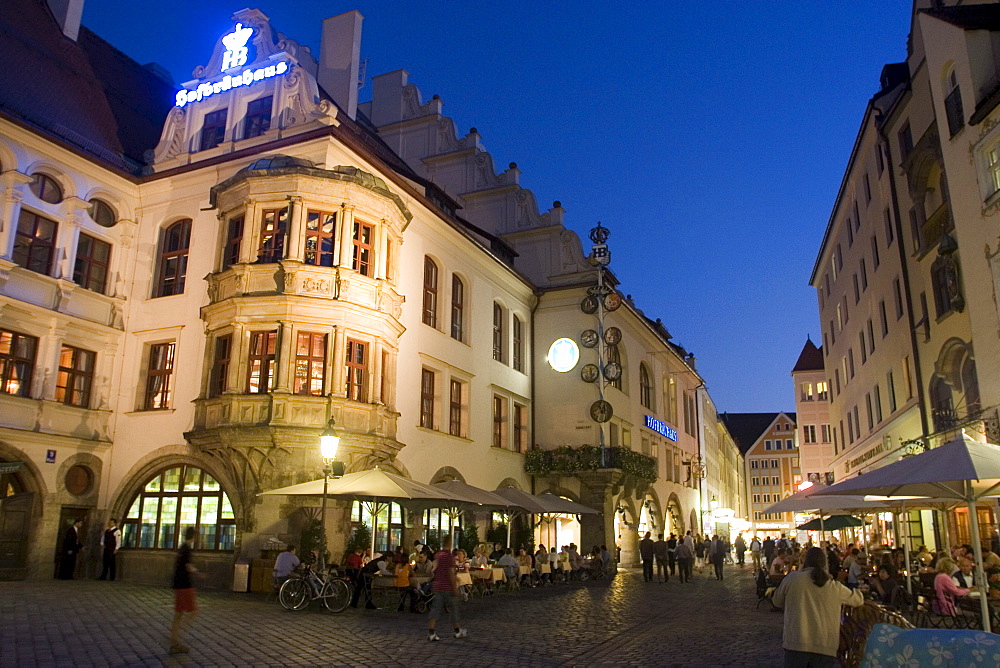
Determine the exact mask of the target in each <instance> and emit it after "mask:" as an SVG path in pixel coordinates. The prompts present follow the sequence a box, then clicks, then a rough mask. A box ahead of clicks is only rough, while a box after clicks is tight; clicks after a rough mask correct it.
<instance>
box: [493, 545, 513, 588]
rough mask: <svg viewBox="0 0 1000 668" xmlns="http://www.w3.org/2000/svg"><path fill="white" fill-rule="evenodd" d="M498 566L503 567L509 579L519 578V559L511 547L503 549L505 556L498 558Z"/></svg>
mask: <svg viewBox="0 0 1000 668" xmlns="http://www.w3.org/2000/svg"><path fill="white" fill-rule="evenodd" d="M497 566H500V567H502V568H503V572H504V574H505V575H506V576H507V579H508V580H514V579H516V578H517V559H515V558H514V555H513V551H512V550H511V549H510V548H509V547H508V548H507V549H505V550H504V551H503V556H502V557H500V558H499V559H497Z"/></svg>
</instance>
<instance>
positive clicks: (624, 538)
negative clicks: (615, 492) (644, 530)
mask: <svg viewBox="0 0 1000 668" xmlns="http://www.w3.org/2000/svg"><path fill="white" fill-rule="evenodd" d="M638 526H639V521H638V518H637V517H636V514H635V511H634V510H633V509H632V507H631V504H629V503H628V502H625V501H624V500H623V501H619V502H618V508H617V512H616V513H615V537H616V540H617V542H618V549H619V550H621V555H620V557H619V563H620V564H621V565H622V566H635V565H637V564H638V563H639V533H638Z"/></svg>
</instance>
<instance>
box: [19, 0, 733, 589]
mask: <svg viewBox="0 0 1000 668" xmlns="http://www.w3.org/2000/svg"><path fill="white" fill-rule="evenodd" d="M79 17H80V2H79V1H78V0H77V1H72V2H68V3H58V2H51V3H47V2H45V1H44V0H16V1H15V2H14V3H13V5H9V6H5V7H4V9H2V10H0V34H3V35H4V37H5V43H8V44H10V45H12V46H11V48H10V49H9V53H8V54H7V57H8V58H9V63H8V65H9V66H8V67H6V68H5V69H4V72H3V73H2V74H0V180H2V184H3V191H2V192H3V201H2V206H0V223H2V225H0V525H2V527H3V531H2V532H0V576H2V577H25V576H34V577H47V576H48V573H49V572H50V571H49V566H50V564H51V559H52V556H53V554H54V553H55V552H56V551H57V545H58V543H59V538H60V534H61V532H62V530H63V529H64V527H65V525H66V523H67V522H68V521H71V520H72V519H74V518H76V517H84V518H86V519H87V532H88V543H90V544H91V545H93V544H96V537H97V535H98V534H99V532H100V528H101V525H102V524H103V523H104V521H105V520H106V519H107V518H108V517H116V518H118V519H119V522H120V523H121V524H122V527H123V550H122V552H121V561H122V572H123V574H124V576H125V577H126V578H129V579H133V580H144V581H151V582H160V581H163V580H164V579H165V578H166V577H167V574H168V573H169V570H170V567H171V564H172V559H173V550H174V549H175V548H176V546H177V544H178V537H179V536H180V535H181V534H182V533H183V531H184V529H185V528H187V527H189V526H194V527H196V528H197V529H198V531H199V534H200V545H199V548H200V550H201V554H200V555H199V557H200V558H201V559H202V562H203V564H204V565H205V568H206V569H207V571H208V572H209V575H210V577H211V578H212V580H213V581H214V582H216V583H224V582H228V581H229V579H230V577H231V568H232V565H233V562H234V560H235V559H236V558H239V557H243V558H255V557H257V556H259V555H260V554H261V553H262V551H266V550H267V549H268V548H269V547H272V546H274V545H275V544H280V543H281V542H282V541H290V542H298V537H299V536H301V535H302V532H303V529H304V528H307V527H309V526H311V525H312V524H313V523H314V521H315V520H316V519H317V517H318V506H319V501H318V499H310V498H307V497H272V496H267V497H260V496H258V495H259V493H260V492H262V491H265V490H269V489H274V488H278V487H282V486H285V485H289V484H294V483H298V482H303V481H306V480H311V479H315V478H318V477H319V476H320V472H321V470H322V468H323V461H322V458H321V455H320V452H319V447H318V438H319V435H320V433H321V432H322V431H323V430H324V429H325V428H326V427H327V426H328V425H329V424H330V420H332V421H333V425H334V428H335V429H336V430H337V432H338V434H339V435H340V437H341V446H340V451H339V453H338V456H337V459H338V460H340V461H342V462H343V463H344V464H345V465H346V469H347V471H358V470H364V469H368V468H371V467H373V466H379V467H382V468H384V469H386V470H390V471H392V472H396V473H399V474H402V475H406V476H408V477H411V478H413V479H415V480H419V481H421V482H439V481H444V480H449V479H461V480H464V481H466V482H468V483H470V484H473V485H476V486H479V487H483V488H487V489H494V488H497V487H500V486H515V487H518V488H521V489H524V490H526V491H531V492H536V493H540V492H543V491H552V492H554V493H557V494H560V495H563V496H566V497H568V498H572V499H574V500H578V501H581V502H583V503H587V504H589V505H591V506H593V507H595V508H597V509H599V510H601V511H602V514H601V515H599V516H595V517H594V518H593V519H587V520H585V521H584V522H583V523H582V525H581V523H580V522H578V521H577V520H576V518H573V517H565V518H555V519H554V520H552V523H550V524H549V525H544V526H527V527H524V530H526V531H527V535H528V537H529V538H530V536H531V533H532V531H534V535H535V537H536V539H539V540H541V542H545V541H546V540H548V541H549V542H550V543H551V542H553V541H559V542H560V543H568V542H570V541H571V540H572V541H573V542H576V543H578V544H579V545H581V546H584V547H588V548H589V546H591V545H594V544H598V545H599V544H602V543H605V544H609V545H610V544H612V543H615V542H617V543H618V544H619V545H620V546H621V547H622V548H623V559H624V560H625V561H629V560H631V559H632V558H633V555H634V552H635V549H636V547H635V546H636V543H637V540H638V535H639V532H640V531H645V530H652V531H683V530H685V529H687V528H692V529H696V528H697V527H699V526H700V523H701V520H702V514H703V511H704V510H705V508H704V504H705V503H708V498H706V493H705V490H706V487H705V482H704V478H705V475H706V464H705V462H706V456H707V457H708V462H709V464H708V472H707V473H708V475H710V476H712V478H713V484H715V481H714V478H715V477H716V476H718V477H719V479H720V480H724V482H723V483H720V485H721V486H717V492H714V493H718V494H719V495H720V497H719V498H731V497H732V494H731V488H732V486H733V485H738V484H739V482H738V481H739V474H738V473H734V472H733V471H731V470H730V469H731V468H732V467H733V466H735V465H737V464H738V458H735V457H734V456H732V453H731V452H729V450H731V448H729V450H727V449H726V445H725V444H724V443H722V442H721V440H720V439H721V438H722V437H721V436H720V437H719V438H716V439H715V442H717V444H716V445H711V444H709V445H706V443H709V442H710V441H712V439H710V438H709V437H708V436H706V434H710V435H715V434H717V433H719V427H718V421H717V418H716V413H715V409H714V406H712V405H711V401H710V399H709V398H708V394H707V391H706V389H705V383H704V380H703V379H702V378H701V377H700V376H699V375H698V373H697V371H696V369H695V360H694V358H693V356H692V355H691V354H689V353H688V352H687V351H685V350H684V349H683V348H681V347H680V346H678V345H676V344H675V343H674V342H672V340H671V336H670V334H669V332H668V331H667V329H666V327H665V325H664V324H663V323H662V322H661V321H660V320H654V319H651V318H649V317H647V316H646V315H645V314H644V313H643V311H642V310H640V309H639V308H638V307H637V306H636V305H635V304H634V303H633V301H632V300H631V299H629V298H624V299H623V296H622V295H621V293H620V292H619V290H618V286H617V279H616V277H615V276H614V274H613V273H612V271H611V270H610V269H605V270H603V273H601V275H600V276H599V272H601V271H602V270H599V269H597V268H595V264H594V263H592V261H591V259H592V258H591V255H592V252H591V250H590V249H587V250H585V249H584V247H583V245H582V244H581V243H580V240H579V238H578V237H577V235H576V234H574V233H573V232H571V231H570V230H568V229H567V228H566V227H565V226H564V224H563V215H564V213H565V212H564V210H563V209H562V207H561V206H560V204H559V203H558V202H556V203H554V205H553V206H552V207H551V208H550V209H548V211H545V212H539V211H538V207H537V205H536V203H535V198H534V195H533V194H532V193H531V191H529V190H526V189H524V188H522V187H521V186H520V185H519V179H520V172H519V171H518V170H517V168H516V166H514V165H511V166H510V167H509V168H508V169H507V170H504V171H501V172H499V173H498V172H497V171H495V169H494V167H493V162H492V157H491V156H490V154H489V153H488V152H487V151H486V150H485V149H484V148H483V146H482V144H481V141H480V137H479V135H478V133H477V132H476V131H475V130H472V131H470V132H469V133H467V134H465V135H464V136H458V135H457V134H456V132H455V128H454V123H453V122H452V121H451V119H449V118H447V117H444V116H442V115H441V102H440V100H439V99H437V98H436V97H435V98H434V99H432V100H430V101H428V102H423V101H422V100H421V97H420V92H419V90H417V89H416V87H415V86H414V85H412V84H409V83H408V82H407V81H406V74H405V72H393V73H389V74H386V75H382V76H380V77H376V78H375V80H374V82H373V98H372V100H371V101H368V102H365V103H361V104H359V101H358V86H357V81H358V68H359V63H360V35H361V21H362V17H361V16H360V14H358V13H357V12H348V13H347V14H342V15H340V16H337V17H333V18H330V19H327V20H326V21H324V23H323V34H322V45H321V48H320V50H319V54H318V57H316V56H314V55H313V53H312V52H311V51H310V50H309V49H308V48H306V47H305V46H303V45H301V44H299V43H297V42H296V41H295V40H294V39H292V38H290V37H286V36H284V35H281V34H280V33H278V32H277V31H276V30H275V29H274V28H273V27H272V26H271V24H270V22H269V20H268V18H267V17H266V16H265V15H264V14H263V13H261V12H260V11H258V10H254V9H246V10H241V11H239V12H237V13H236V14H235V15H234V16H233V28H232V30H231V31H229V32H227V33H226V34H225V35H222V36H220V39H219V40H218V41H217V42H216V43H215V44H214V45H210V46H209V49H207V50H206V52H207V51H208V50H210V53H206V58H204V59H199V58H197V57H195V62H192V65H197V67H196V69H195V70H194V73H193V79H192V80H191V81H188V82H186V83H184V84H181V85H180V86H176V85H174V84H173V83H172V82H171V81H170V80H169V77H167V76H166V75H165V74H164V73H163V72H162V71H161V70H160V69H159V68H157V67H156V66H154V65H150V66H141V65H139V64H138V63H135V62H134V61H132V60H131V59H129V58H128V57H127V56H126V55H125V54H122V53H120V52H118V51H116V50H115V49H114V48H113V47H111V46H110V45H108V44H107V43H106V42H104V41H103V40H101V39H100V38H99V37H98V36H96V35H94V34H93V33H92V32H90V31H88V30H87V29H86V28H85V27H83V26H81V25H80V24H79ZM29 45H30V48H29ZM196 51H197V50H195V51H194V52H196ZM611 247H612V248H613V242H612V244H611ZM612 267H613V265H612ZM599 283H601V284H603V285H606V286H608V287H607V290H606V292H605V293H603V294H602V299H601V303H600V304H599V305H595V308H594V310H590V309H589V306H590V305H591V304H592V302H591V301H590V299H593V289H594V288H595V286H597V285H598V284H599ZM588 298H589V299H588ZM582 306H584V307H585V308H581V307H582ZM595 312H596V315H595ZM612 330H614V332H616V333H614V334H612ZM597 332H602V334H601V336H600V337H599V339H600V340H599V341H598V340H597V339H594V338H593V336H595V335H596V333H597ZM559 338H568V339H570V340H571V341H572V342H573V346H574V347H575V348H576V352H577V355H578V357H579V364H576V363H575V361H574V365H573V366H572V367H570V368H568V369H566V368H560V369H559V370H557V369H556V368H555V367H556V366H558V365H556V364H554V363H553V358H552V356H550V355H549V350H550V345H551V344H552V343H553V342H554V341H555V340H556V339H559ZM598 363H599V364H600V365H601V366H602V367H603V368H598ZM587 365H592V368H591V366H587ZM593 370H597V375H596V376H594V375H593V373H592V372H593ZM599 398H603V400H604V401H606V402H607V403H606V405H604V404H600V405H598V404H596V402H597V400H598V399H599ZM595 405H597V406H598V409H594V406H595ZM706 448H708V453H707V454H706ZM716 452H719V453H722V454H719V455H717V456H716V455H714V454H713V453H716ZM725 494H730V496H729V497H723V495H725ZM709 498H710V497H709ZM727 503H731V504H732V505H733V508H734V509H737V506H736V503H737V501H735V500H734V501H727ZM372 520H373V518H371V517H368V516H367V515H366V514H365V511H364V510H363V509H362V508H360V507H359V506H357V505H353V506H352V505H351V504H349V503H343V502H336V503H332V504H331V509H330V511H329V513H328V515H327V517H325V518H322V520H321V521H322V522H324V523H325V527H326V529H327V533H328V535H329V538H330V543H329V544H330V548H331V550H332V551H333V552H334V553H335V554H337V555H338V556H339V550H340V549H341V548H342V547H343V545H344V542H345V540H346V537H347V536H348V535H349V533H350V530H351V527H352V526H356V525H357V524H359V523H362V522H364V523H366V524H368V525H369V526H371V524H372ZM469 521H471V517H465V518H462V517H451V516H449V515H448V514H447V512H445V511H442V510H427V511H418V512H411V511H410V510H407V509H404V508H401V507H400V506H398V505H392V506H390V507H389V508H387V509H386V510H385V512H384V513H383V515H382V516H381V517H379V518H377V528H378V530H377V531H376V536H375V538H376V543H377V545H378V546H380V547H385V546H388V545H395V544H399V543H401V542H404V541H407V540H412V539H413V538H423V539H429V538H434V537H435V536H436V535H438V534H439V533H440V532H442V531H449V530H451V529H452V528H453V527H454V526H455V524H456V523H461V522H469ZM481 528H482V527H481ZM436 532H437V533H436ZM92 552H93V553H96V552H97V551H96V550H92ZM89 565H92V564H89ZM81 568H82V569H84V570H86V569H87V568H88V564H86V563H82V564H81Z"/></svg>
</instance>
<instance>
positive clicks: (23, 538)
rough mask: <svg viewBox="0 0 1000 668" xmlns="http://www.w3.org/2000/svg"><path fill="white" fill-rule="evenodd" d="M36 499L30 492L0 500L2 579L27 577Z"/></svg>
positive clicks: (0, 573)
mask: <svg viewBox="0 0 1000 668" xmlns="http://www.w3.org/2000/svg"><path fill="white" fill-rule="evenodd" d="M34 498H35V495H34V494H32V493H30V492H23V493H20V494H13V495H11V496H5V497H3V498H0V579H4V580H21V579H24V577H25V574H26V569H27V565H28V530H29V528H30V527H31V509H32V506H33V505H34Z"/></svg>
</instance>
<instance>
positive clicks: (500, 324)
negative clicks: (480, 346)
mask: <svg viewBox="0 0 1000 668" xmlns="http://www.w3.org/2000/svg"><path fill="white" fill-rule="evenodd" d="M506 314H507V310H506V309H505V308H504V307H503V306H502V305H501V304H500V302H493V359H494V360H495V361H497V362H500V363H501V364H506V363H507V355H506V352H507V351H506V340H505V339H506V336H505V335H506V327H505V325H506V320H507V318H506Z"/></svg>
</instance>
